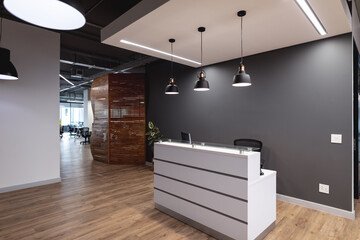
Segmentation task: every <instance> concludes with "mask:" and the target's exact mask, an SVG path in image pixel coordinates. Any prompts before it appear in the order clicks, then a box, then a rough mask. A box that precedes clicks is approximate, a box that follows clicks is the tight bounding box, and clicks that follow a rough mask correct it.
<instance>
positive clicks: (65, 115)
mask: <svg viewBox="0 0 360 240" xmlns="http://www.w3.org/2000/svg"><path fill="white" fill-rule="evenodd" d="M60 121H61V125H62V126H67V125H75V126H76V127H81V126H83V125H84V106H83V104H79V103H60Z"/></svg>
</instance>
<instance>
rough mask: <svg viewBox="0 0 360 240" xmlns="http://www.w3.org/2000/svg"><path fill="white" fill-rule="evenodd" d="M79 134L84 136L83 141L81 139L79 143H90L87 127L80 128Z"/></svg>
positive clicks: (89, 133)
mask: <svg viewBox="0 0 360 240" xmlns="http://www.w3.org/2000/svg"><path fill="white" fill-rule="evenodd" d="M81 136H82V137H83V138H84V141H81V142H80V144H86V143H90V137H91V132H90V130H89V128H88V127H84V128H82V129H81Z"/></svg>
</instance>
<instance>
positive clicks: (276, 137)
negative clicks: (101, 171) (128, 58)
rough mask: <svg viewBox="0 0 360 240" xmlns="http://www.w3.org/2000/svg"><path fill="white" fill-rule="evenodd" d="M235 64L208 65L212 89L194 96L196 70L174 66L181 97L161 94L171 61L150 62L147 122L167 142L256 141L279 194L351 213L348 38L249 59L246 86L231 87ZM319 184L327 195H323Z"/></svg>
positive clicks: (148, 70) (350, 60)
mask: <svg viewBox="0 0 360 240" xmlns="http://www.w3.org/2000/svg"><path fill="white" fill-rule="evenodd" d="M219 51H221V49H219ZM205 54H206V53H205ZM238 62H239V60H232V61H227V62H223V63H219V64H216V65H212V66H208V67H206V68H205V70H206V73H207V80H208V81H209V83H210V91H208V92H194V91H193V86H194V84H195V81H196V72H198V71H199V69H193V68H190V67H186V66H182V65H178V64H176V65H175V80H176V83H177V84H178V86H179V88H180V95H177V96H176V95H165V94H164V89H165V86H166V84H167V82H168V77H169V69H170V65H169V62H167V61H158V62H155V63H153V64H151V65H149V66H148V67H147V81H148V111H147V118H148V120H152V121H154V122H155V124H156V125H158V126H159V127H160V130H161V131H162V132H163V134H164V136H165V137H168V138H174V139H179V138H180V131H187V132H190V133H191V134H192V137H193V139H194V140H198V141H207V142H214V143H224V144H232V143H233V140H234V139H236V138H255V139H259V140H261V141H262V142H263V144H264V153H263V154H264V158H265V159H266V163H265V167H266V168H269V169H274V170H276V171H277V174H278V175H277V192H278V193H280V194H284V195H288V196H292V197H296V198H300V199H304V200H308V201H312V202H317V203H320V204H325V205H329V206H333V207H336V208H341V209H345V210H348V211H351V210H352V48H351V35H350V34H346V35H341V36H337V37H333V38H328V39H325V40H320V41H315V42H311V43H307V44H302V45H298V46H294V47H289V48H284V49H280V50H275V51H271V52H266V53H262V54H257V55H254V56H250V57H246V58H245V65H246V70H247V72H248V73H249V74H251V78H252V82H253V85H252V86H251V87H247V88H234V87H232V86H231V83H232V77H233V75H234V73H235V72H236V69H237V65H238ZM331 133H341V134H343V144H341V145H340V144H331V143H330V134H331ZM319 183H325V184H329V185H330V195H326V194H321V193H319V192H318V188H319Z"/></svg>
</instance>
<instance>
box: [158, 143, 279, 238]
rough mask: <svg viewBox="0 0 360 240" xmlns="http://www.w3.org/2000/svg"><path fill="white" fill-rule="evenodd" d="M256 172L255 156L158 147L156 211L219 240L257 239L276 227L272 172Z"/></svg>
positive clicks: (189, 146) (214, 149) (190, 147)
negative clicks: (262, 173) (261, 173)
mask: <svg viewBox="0 0 360 240" xmlns="http://www.w3.org/2000/svg"><path fill="white" fill-rule="evenodd" d="M259 169H260V153H259V152H251V151H239V149H232V148H221V147H212V146H203V145H196V144H186V143H178V142H176V143H174V142H162V143H156V144H155V155H154V201H155V207H156V208H157V209H159V210H160V211H163V212H165V213H167V214H169V215H171V216H173V217H175V218H178V219H179V220H181V221H184V222H186V223H188V224H190V225H192V226H194V227H196V228H198V229H200V230H202V231H204V232H206V233H208V234H210V235H212V236H214V237H217V238H219V239H261V238H263V237H264V236H266V234H267V233H268V232H269V231H271V229H272V228H273V227H274V225H275V218H276V198H275V194H276V172H274V171H270V170H265V174H264V175H263V176H260V173H259ZM265 215H266V216H265Z"/></svg>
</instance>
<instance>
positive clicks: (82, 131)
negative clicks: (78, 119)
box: [81, 127, 89, 137]
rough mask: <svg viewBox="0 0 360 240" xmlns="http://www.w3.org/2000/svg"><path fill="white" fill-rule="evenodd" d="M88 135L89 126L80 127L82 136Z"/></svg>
mask: <svg viewBox="0 0 360 240" xmlns="http://www.w3.org/2000/svg"><path fill="white" fill-rule="evenodd" d="M88 135H89V128H88V127H84V128H82V129H81V136H82V137H88Z"/></svg>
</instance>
